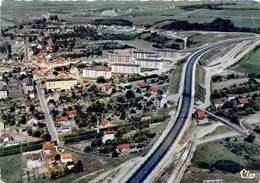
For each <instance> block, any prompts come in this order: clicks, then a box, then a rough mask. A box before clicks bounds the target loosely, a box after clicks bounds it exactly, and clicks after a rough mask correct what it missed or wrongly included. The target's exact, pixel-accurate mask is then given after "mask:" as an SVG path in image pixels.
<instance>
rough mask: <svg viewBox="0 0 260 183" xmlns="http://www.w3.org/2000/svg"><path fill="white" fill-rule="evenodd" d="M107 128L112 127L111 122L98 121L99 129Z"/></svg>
mask: <svg viewBox="0 0 260 183" xmlns="http://www.w3.org/2000/svg"><path fill="white" fill-rule="evenodd" d="M109 126H112V121H111V120H108V119H106V118H104V119H101V120H100V122H99V127H100V128H107V127H109Z"/></svg>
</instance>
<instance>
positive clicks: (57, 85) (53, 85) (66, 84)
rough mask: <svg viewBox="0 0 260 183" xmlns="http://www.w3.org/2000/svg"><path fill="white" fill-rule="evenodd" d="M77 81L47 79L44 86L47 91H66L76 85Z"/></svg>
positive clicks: (70, 79)
mask: <svg viewBox="0 0 260 183" xmlns="http://www.w3.org/2000/svg"><path fill="white" fill-rule="evenodd" d="M77 83H78V82H77V80H76V79H73V78H61V79H47V80H46V81H45V86H46V88H47V89H60V90H68V89H71V88H72V87H74V86H76V85H77Z"/></svg>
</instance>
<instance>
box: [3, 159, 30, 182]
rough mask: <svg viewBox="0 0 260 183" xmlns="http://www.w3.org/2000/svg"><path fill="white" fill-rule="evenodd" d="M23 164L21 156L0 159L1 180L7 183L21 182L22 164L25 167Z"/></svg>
mask: <svg viewBox="0 0 260 183" xmlns="http://www.w3.org/2000/svg"><path fill="white" fill-rule="evenodd" d="M23 162H25V161H24V159H23V161H22V156H21V154H16V155H11V156H5V157H0V173H1V179H2V180H3V181H5V182H8V183H9V182H10V183H18V182H21V173H22V164H23V165H25V163H23ZM0 182H1V181H0Z"/></svg>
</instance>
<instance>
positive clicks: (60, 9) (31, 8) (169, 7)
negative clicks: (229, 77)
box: [1, 0, 260, 28]
mask: <svg viewBox="0 0 260 183" xmlns="http://www.w3.org/2000/svg"><path fill="white" fill-rule="evenodd" d="M192 3H193V4H199V3H201V2H158V1H157V2H156V1H151V2H149V3H147V2H137V1H132V2H118V1H116V2H115V1H108V2H102V1H97V2H86V1H76V2H73V1H71V2H68V1H66V2H57V1H56V2H50V1H49V2H46V1H45V2H44V1H30V2H25V1H16V2H14V0H9V1H4V2H3V3H2V7H1V22H2V25H3V26H9V25H16V24H19V23H21V22H26V21H28V20H30V19H32V18H35V17H39V16H42V15H44V14H46V13H47V12H49V13H58V14H60V15H61V17H62V18H63V19H66V20H69V21H71V22H74V23H86V22H89V21H91V20H93V19H97V18H122V19H127V20H130V21H132V22H133V23H134V24H136V25H147V24H150V25H152V24H154V23H155V22H157V21H162V20H166V19H181V20H188V21H189V22H210V21H212V20H214V19H215V18H217V17H221V18H228V19H231V20H232V21H233V22H234V23H235V25H237V26H243V27H250V28H255V27H260V3H259V4H254V3H237V4H236V5H225V6H223V8H224V9H223V10H209V9H196V10H194V11H184V10H183V9H181V8H180V6H183V5H187V4H189V5H190V4H192ZM203 3H210V2H203ZM173 7H174V8H173ZM109 9H114V10H116V11H117V12H118V15H117V16H113V17H107V16H102V15H101V14H100V13H101V12H102V11H103V10H109ZM252 17H254V18H253V19H252ZM254 22H255V23H254Z"/></svg>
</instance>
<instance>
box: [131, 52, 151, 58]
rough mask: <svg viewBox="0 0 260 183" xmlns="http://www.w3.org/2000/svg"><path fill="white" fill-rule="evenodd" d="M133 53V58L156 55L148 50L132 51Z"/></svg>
mask: <svg viewBox="0 0 260 183" xmlns="http://www.w3.org/2000/svg"><path fill="white" fill-rule="evenodd" d="M133 55H134V58H135V59H144V58H148V57H154V56H156V53H154V52H148V51H133Z"/></svg>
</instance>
